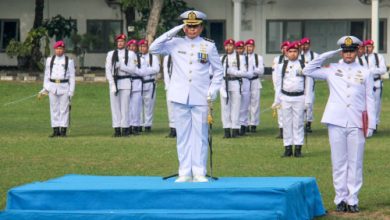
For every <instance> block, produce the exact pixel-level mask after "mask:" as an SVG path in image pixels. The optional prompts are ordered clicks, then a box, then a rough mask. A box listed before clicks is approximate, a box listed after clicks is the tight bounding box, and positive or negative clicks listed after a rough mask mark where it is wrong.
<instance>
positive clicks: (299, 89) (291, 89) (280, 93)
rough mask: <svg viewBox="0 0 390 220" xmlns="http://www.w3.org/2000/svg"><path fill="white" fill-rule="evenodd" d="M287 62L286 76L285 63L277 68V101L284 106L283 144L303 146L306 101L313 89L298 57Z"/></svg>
mask: <svg viewBox="0 0 390 220" xmlns="http://www.w3.org/2000/svg"><path fill="white" fill-rule="evenodd" d="M285 62H288V64H287V68H286V72H285V74H284V77H283V76H282V69H283V64H279V65H278V66H277V67H276V69H275V74H276V93H275V103H276V104H281V106H282V114H283V116H282V117H283V144H284V146H292V145H295V146H297V145H301V146H302V145H303V141H304V126H303V124H304V110H305V104H306V103H305V102H307V101H308V100H309V97H310V95H311V94H310V93H311V89H310V87H309V86H308V85H309V79H308V77H304V76H303V75H302V66H301V63H300V61H299V60H298V59H297V60H295V61H291V60H288V61H285Z"/></svg>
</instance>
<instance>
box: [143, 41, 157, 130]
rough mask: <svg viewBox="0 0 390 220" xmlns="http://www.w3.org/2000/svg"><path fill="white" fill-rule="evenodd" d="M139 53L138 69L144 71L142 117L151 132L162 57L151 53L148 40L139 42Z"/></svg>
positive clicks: (145, 126)
mask: <svg viewBox="0 0 390 220" xmlns="http://www.w3.org/2000/svg"><path fill="white" fill-rule="evenodd" d="M138 48H139V53H138V54H137V60H138V62H137V63H138V70H139V71H140V72H143V75H147V76H144V77H142V91H141V93H142V111H141V118H142V119H143V126H144V128H145V132H150V131H151V129H152V123H153V110H154V103H155V101H156V77H157V73H159V72H160V59H159V58H158V57H157V56H156V55H152V54H151V53H149V43H148V41H147V40H140V41H139V42H138Z"/></svg>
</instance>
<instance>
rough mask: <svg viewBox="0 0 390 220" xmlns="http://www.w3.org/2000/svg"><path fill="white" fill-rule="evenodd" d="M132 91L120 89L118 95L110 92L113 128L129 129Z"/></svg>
mask: <svg viewBox="0 0 390 220" xmlns="http://www.w3.org/2000/svg"><path fill="white" fill-rule="evenodd" d="M129 102H130V89H120V90H119V91H118V94H117V95H115V93H113V92H110V104H111V115H112V127H113V128H118V127H122V128H127V127H129V126H130V125H129Z"/></svg>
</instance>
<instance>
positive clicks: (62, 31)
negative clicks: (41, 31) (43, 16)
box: [43, 15, 77, 41]
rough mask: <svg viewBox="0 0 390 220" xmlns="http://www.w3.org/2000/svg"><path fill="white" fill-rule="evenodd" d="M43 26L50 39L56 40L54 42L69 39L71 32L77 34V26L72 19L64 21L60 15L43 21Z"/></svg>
mask: <svg viewBox="0 0 390 220" xmlns="http://www.w3.org/2000/svg"><path fill="white" fill-rule="evenodd" d="M43 26H44V27H45V28H46V29H47V32H48V34H49V36H50V37H54V36H55V38H56V41H59V40H62V39H64V38H65V37H70V36H71V35H72V33H73V32H77V26H76V23H75V22H74V21H72V18H71V17H69V19H66V18H64V17H62V16H61V15H56V16H54V17H52V18H51V19H47V20H45V22H44V23H43Z"/></svg>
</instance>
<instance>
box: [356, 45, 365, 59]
mask: <svg viewBox="0 0 390 220" xmlns="http://www.w3.org/2000/svg"><path fill="white" fill-rule="evenodd" d="M365 50H366V48H365V47H362V46H359V50H358V56H359V57H361V56H363V55H364V53H365V52H366V51H365Z"/></svg>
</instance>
